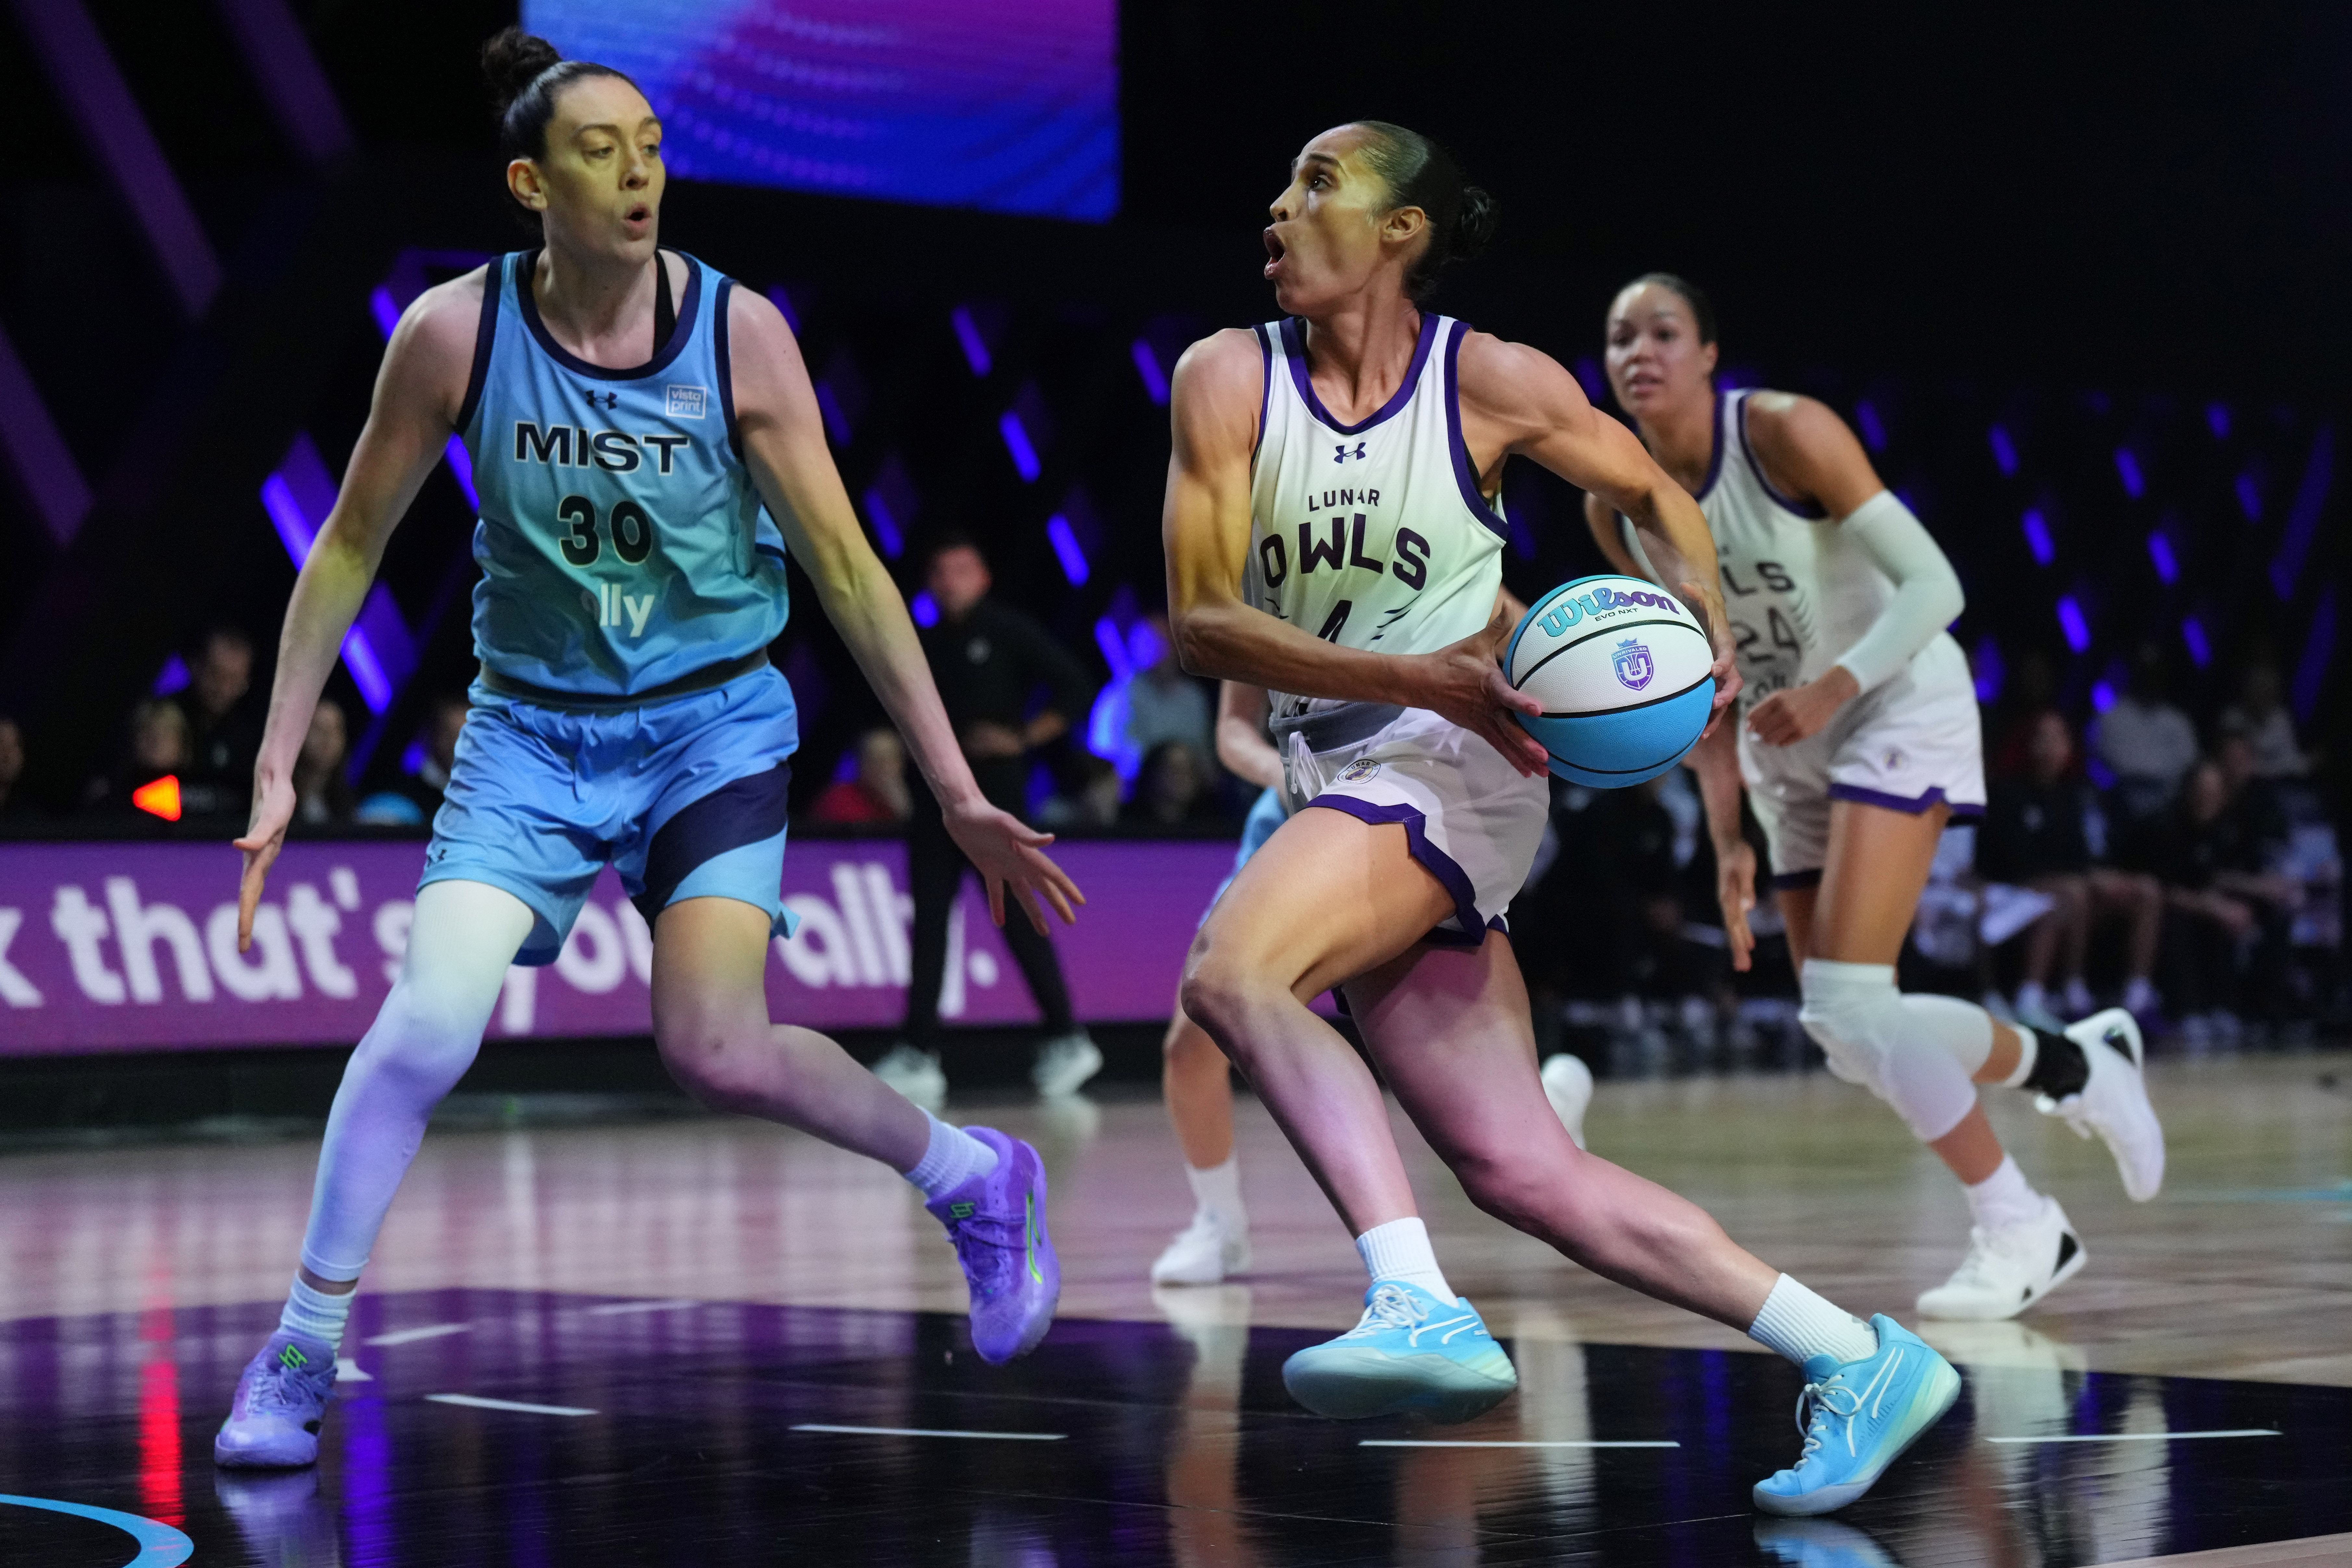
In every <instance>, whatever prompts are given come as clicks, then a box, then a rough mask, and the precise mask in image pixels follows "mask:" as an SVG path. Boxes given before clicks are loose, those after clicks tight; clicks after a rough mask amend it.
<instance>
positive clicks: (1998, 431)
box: [1985, 425, 2017, 479]
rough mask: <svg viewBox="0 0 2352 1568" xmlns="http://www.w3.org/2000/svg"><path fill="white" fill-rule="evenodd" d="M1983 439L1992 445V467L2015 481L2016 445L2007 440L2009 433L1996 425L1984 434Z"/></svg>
mask: <svg viewBox="0 0 2352 1568" xmlns="http://www.w3.org/2000/svg"><path fill="white" fill-rule="evenodd" d="M1985 438H1986V439H1987V440H1988V441H1990V442H1991V443H1992V461H1993V466H1994V467H1995V468H1999V469H2000V471H2001V473H2002V474H2003V475H2004V476H2006V477H2008V478H2010V479H2015V478H2016V477H2017V443H2016V442H2014V441H2011V439H2010V438H2009V432H2008V431H2006V430H2004V429H2002V428H2001V427H2000V426H1998V425H1996V426H1993V427H1992V428H1991V429H1990V430H1988V431H1986V432H1985Z"/></svg>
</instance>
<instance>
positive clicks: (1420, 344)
mask: <svg viewBox="0 0 2352 1568" xmlns="http://www.w3.org/2000/svg"><path fill="white" fill-rule="evenodd" d="M1435 342H1437V318H1436V317H1435V316H1433V315H1431V314H1430V313H1429V312H1428V311H1426V310H1423V312H1422V313H1421V337H1420V338H1419V339H1418V340H1417V341H1416V342H1414V343H1413V345H1412V366H1411V367H1410V368H1408V369H1407V370H1406V371H1405V373H1404V379H1403V380H1402V381H1401V382H1399V383H1397V389H1396V391H1395V392H1393V393H1391V394H1390V395H1389V400H1388V401H1387V402H1386V403H1383V404H1381V405H1380V407H1379V409H1378V410H1377V411H1375V412H1374V413H1373V414H1372V415H1371V416H1370V417H1369V418H1365V419H1361V420H1359V421H1358V422H1357V423H1355V424H1353V425H1342V424H1340V423H1339V421H1338V420H1337V419H1334V418H1332V417H1331V411H1330V410H1329V409H1328V408H1326V407H1324V406H1323V400H1322V399H1321V398H1319V397H1318V396H1316V395H1315V378H1314V377H1313V376H1311V375H1309V374H1307V323H1306V322H1304V321H1300V320H1299V319H1298V318H1297V317H1296V316H1290V317H1287V318H1286V319H1285V320H1284V321H1283V323H1282V349H1283V355H1284V357H1285V358H1286V359H1287V360H1289V362H1290V381H1291V384H1292V385H1294V386H1296V387H1297V388H1298V395H1299V398H1300V400H1301V401H1302V402H1304V403H1305V404H1306V405H1307V411H1308V412H1309V413H1311V414H1313V415H1314V416H1315V417H1316V418H1318V419H1320V420H1321V421H1322V422H1323V423H1324V424H1325V425H1326V426H1328V427H1329V429H1330V431H1331V433H1332V434H1333V435H1335V436H1360V435H1362V434H1363V433H1364V432H1365V431H1367V430H1369V429H1370V428H1371V427H1372V426H1375V425H1377V424H1379V423H1380V422H1381V420H1383V419H1386V418H1387V417H1389V416H1391V415H1392V414H1394V413H1395V412H1396V411H1397V410H1398V409H1400V408H1402V407H1403V406H1404V405H1406V404H1408V403H1411V402H1412V391H1413V388H1414V387H1416V386H1419V385H1420V384H1421V373H1422V371H1423V368H1424V367H1425V366H1427V365H1428V363H1429V351H1430V348H1431V346H1432V345H1433V344H1434V343H1435Z"/></svg>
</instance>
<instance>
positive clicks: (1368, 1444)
mask: <svg viewBox="0 0 2352 1568" xmlns="http://www.w3.org/2000/svg"><path fill="white" fill-rule="evenodd" d="M1356 1447H1359V1448H1679V1447H1682V1445H1681V1444H1680V1443H1659V1442H1649V1441H1633V1440H1622V1439H1621V1440H1602V1439H1599V1438H1582V1439H1576V1440H1573V1441H1562V1442H1545V1443H1535V1442H1523V1443H1503V1442H1492V1443H1465V1442H1443V1441H1440V1440H1438V1439H1436V1438H1433V1437H1366V1438H1364V1439H1362V1440H1361V1441H1360V1442H1358V1443H1357V1445H1356Z"/></svg>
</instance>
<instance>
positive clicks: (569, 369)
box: [457, 250, 789, 699]
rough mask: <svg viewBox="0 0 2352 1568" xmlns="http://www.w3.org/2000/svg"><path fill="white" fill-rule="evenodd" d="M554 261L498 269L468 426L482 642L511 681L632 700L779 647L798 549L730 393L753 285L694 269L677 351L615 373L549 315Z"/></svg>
mask: <svg viewBox="0 0 2352 1568" xmlns="http://www.w3.org/2000/svg"><path fill="white" fill-rule="evenodd" d="M538 260H539V253H538V252H537V251H535V250H533V251H523V252H517V253H515V254H513V255H509V256H505V257H502V258H499V260H497V261H495V262H493V263H491V264H490V270H489V275H488V278H487V279H485V280H484V287H483V299H482V317H481V324H480V327H479V329H478V333H477V336H476V340H475V344H474V369H473V374H472V377H471V381H470V384H469V385H468V386H467V393H466V403H465V406H464V407H463V408H462V409H461V410H460V411H459V414H458V418H457V431H458V435H459V436H460V437H461V438H462V439H463V440H464V442H465V445H466V451H467V455H468V456H469V457H470V458H472V459H473V467H474V483H475V486H476V488H477V489H478V492H479V494H480V497H481V520H480V521H479V522H478V523H477V524H476V525H475V528H474V559H475V561H476V562H478V563H479V564H480V566H481V569H482V577H481V581H480V582H479V583H478V584H475V587H474V645H475V651H476V653H477V654H478V656H479V657H480V658H481V661H482V665H483V668H485V669H486V670H488V672H489V673H490V674H491V675H493V676H499V677H504V678H506V679H509V680H512V681H519V682H523V683H526V684H528V685H530V686H535V687H543V688H548V689H553V690H557V691H564V692H572V693H577V694H579V695H581V696H583V697H588V698H592V699H593V698H614V697H626V696H632V695H635V694H637V693H641V692H645V691H647V690H650V689H654V688H656V687H659V686H663V685H666V684H667V683H668V682H670V681H673V680H676V679H679V678H680V677H683V676H686V675H688V674H690V673H692V672H694V671H696V670H698V669H702V668H705V667H708V666H711V665H717V664H722V663H725V662H727V661H730V660H733V659H740V658H742V657H744V656H745V655H747V654H750V653H751V652H752V651H753V650H755V649H758V648H762V647H766V646H767V645H768V644H769V643H771V642H772V641H774V640H775V638H776V637H777V635H778V634H779V633H781V632H782V630H783V627H784V620H785V616H786V615H787V613H788V611H789V604H788V601H787V598H786V593H785V584H784V542H783V537H782V534H781V533H779V532H778V531H777V529H776V525H775V522H774V521H773V520H772V519H771V518H770V517H769V516H768V514H767V512H766V510H765V509H764V508H763V507H762V506H761V502H760V497H759V493H758V491H757V490H756V489H754V488H753V486H752V483H751V473H750V471H749V470H748V469H746V468H744V466H743V459H742V457H741V455H740V450H739V444H738V441H737V437H736V431H735V398H734V390H733V387H732V385H731V384H730V380H729V362H728V345H727V300H728V295H729V293H730V290H731V289H733V287H734V279H730V278H725V277H721V276H719V275H717V274H715V273H713V272H712V271H711V270H710V269H709V268H706V267H705V266H703V265H702V263H700V262H699V261H697V260H696V259H695V258H692V257H690V256H689V257H686V258H685V261H686V272H687V283H686V293H685V296H684V298H683V300H681V301H680V303H679V307H678V312H677V328H676V330H675V331H672V332H671V333H670V338H669V341H668V342H666V343H664V344H662V345H660V348H659V350H658V351H657V352H656V353H655V355H654V357H653V358H652V359H651V360H649V361H647V362H646V363H644V364H641V365H638V366H636V367H635V368H634V369H628V370H608V369H605V368H604V366H602V365H594V364H590V363H588V362H587V361H585V360H583V359H580V358H578V357H576V356H574V355H573V354H572V353H569V352H567V351H566V350H565V349H564V348H563V347H562V345H561V344H560V343H558V342H556V341H555V339H554V337H553V335H552V334H551V333H550V332H549V331H548V330H547V327H546V325H545V323H544V322H542V321H541V320H540V315H539V308H538V304H537V302H536V300H534V299H533V297H532V293H531V289H530V279H531V277H532V274H533V272H534V270H535V268H536V266H537V263H538Z"/></svg>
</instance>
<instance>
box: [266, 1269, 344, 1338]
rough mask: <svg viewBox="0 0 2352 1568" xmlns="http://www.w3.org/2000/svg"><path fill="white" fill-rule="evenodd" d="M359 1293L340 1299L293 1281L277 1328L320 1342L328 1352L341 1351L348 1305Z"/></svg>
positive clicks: (298, 1277)
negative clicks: (325, 1343) (324, 1343)
mask: <svg viewBox="0 0 2352 1568" xmlns="http://www.w3.org/2000/svg"><path fill="white" fill-rule="evenodd" d="M359 1294H360V1293H359V1291H358V1290H356V1289H351V1290H346V1291H344V1292H343V1293H342V1294H341V1295H340V1296H335V1295H330V1294H329V1293H328V1292H326V1291H324V1290H314V1289H311V1288H310V1286H308V1285H305V1284H304V1283H302V1277H301V1276H300V1275H299V1274H298V1275H296V1276H295V1277H294V1289H292V1290H290V1291H289V1292H288V1293H287V1296H286V1310H284V1311H282V1312H280V1313H278V1327H279V1328H281V1329H283V1330H285V1331H287V1332H288V1333H289V1334H300V1335H301V1336H302V1337H303V1338H305V1339H312V1340H324V1341H326V1342H327V1348H328V1349H329V1350H333V1351H340V1350H341V1349H342V1348H343V1326H344V1325H345V1324H346V1323H349V1322H350V1321H352V1302H353V1301H355V1300H358V1299H359Z"/></svg>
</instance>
